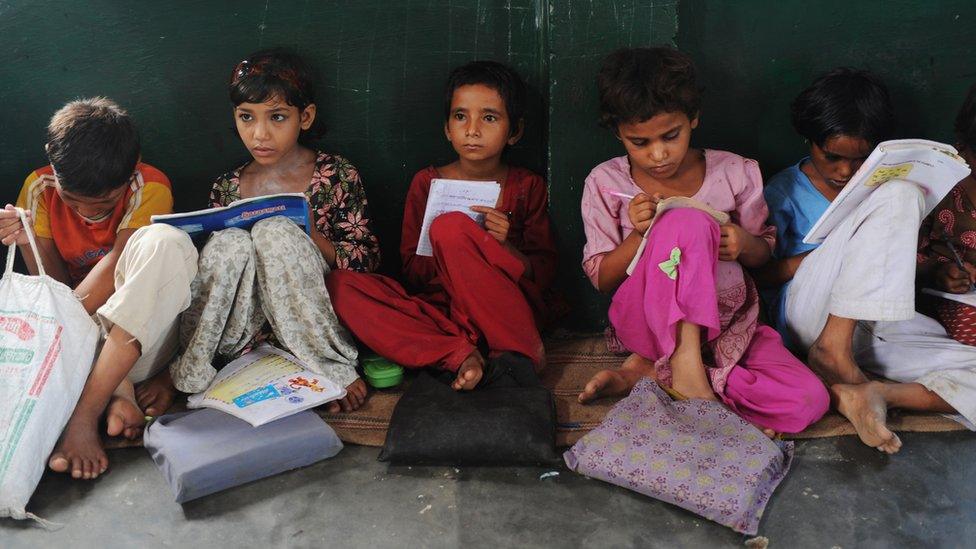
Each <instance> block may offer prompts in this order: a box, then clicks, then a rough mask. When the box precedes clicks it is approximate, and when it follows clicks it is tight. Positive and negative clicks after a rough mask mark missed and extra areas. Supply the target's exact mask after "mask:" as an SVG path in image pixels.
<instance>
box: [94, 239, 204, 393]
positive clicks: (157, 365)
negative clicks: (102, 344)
mask: <svg viewBox="0 0 976 549" xmlns="http://www.w3.org/2000/svg"><path fill="white" fill-rule="evenodd" d="M196 274H197V250H196V248H195V247H194V246H193V242H192V241H191V240H190V237H189V236H188V235H187V234H186V233H184V232H183V231H181V230H179V229H177V228H175V227H171V226H169V225H148V226H146V227H142V228H140V229H139V230H137V231H136V232H135V233H134V234H133V235H132V237H131V238H129V241H128V242H126V244H125V248H123V249H122V255H121V256H120V257H119V262H118V263H117V264H116V266H115V293H114V294H112V297H110V298H108V301H106V302H105V304H104V305H102V306H101V307H99V309H98V311H97V312H96V313H95V316H96V319H97V320H98V322H99V323H100V324H101V327H102V335H103V341H104V336H105V335H106V334H108V332H109V331H110V330H111V329H112V327H113V326H119V327H120V328H122V329H123V330H125V331H126V332H129V333H130V334H132V337H134V338H135V339H136V340H137V341H138V342H139V344H140V345H141V346H142V355H141V356H140V357H139V360H137V361H136V363H135V365H134V366H133V367H132V370H130V371H129V376H128V378H129V380H130V381H132V382H133V383H138V382H140V381H145V380H146V379H149V378H150V377H152V376H153V375H155V374H156V373H157V372H159V371H160V370H161V369H162V368H163V367H165V366H166V365H167V364H168V363H169V361H170V359H172V358H173V356H174V355H175V354H176V352H177V351H178V350H179V342H180V340H179V317H180V313H182V312H183V311H184V310H185V309H186V308H187V307H189V306H190V284H191V283H192V282H193V278H194V277H195V276H196Z"/></svg>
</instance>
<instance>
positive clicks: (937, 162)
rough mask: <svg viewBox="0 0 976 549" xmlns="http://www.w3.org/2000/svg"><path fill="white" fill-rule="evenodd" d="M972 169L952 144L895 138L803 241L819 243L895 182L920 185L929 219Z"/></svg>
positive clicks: (859, 172)
mask: <svg viewBox="0 0 976 549" xmlns="http://www.w3.org/2000/svg"><path fill="white" fill-rule="evenodd" d="M969 171H970V168H969V166H968V165H967V164H966V161H964V160H963V159H962V157H961V156H959V152H958V151H956V149H955V148H954V147H952V146H950V145H946V144H945V143H939V142H937V141H928V140H925V139H895V140H892V141H884V142H882V143H880V144H878V146H877V147H875V148H874V151H872V152H871V154H870V155H869V156H868V157H867V159H866V160H865V161H864V163H863V164H861V167H860V168H858V170H857V172H855V173H854V175H853V176H851V179H850V180H849V181H848V182H847V184H846V185H845V186H844V190H842V191H841V192H840V194H838V195H837V198H835V199H834V201H833V202H831V203H830V207H828V208H827V211H825V212H824V213H823V215H821V216H820V219H818V220H817V222H816V223H815V224H814V225H813V228H811V229H810V232H808V233H807V235H806V236H805V237H804V238H803V242H805V243H807V244H819V243H821V242H823V240H824V239H825V238H827V235H828V234H830V231H832V230H833V229H834V228H835V227H837V226H838V225H840V223H841V222H842V221H843V220H844V219H845V218H846V217H847V216H848V215H850V214H851V213H852V212H853V211H854V210H855V209H856V208H857V207H858V205H860V204H861V202H863V201H864V199H866V198H867V197H868V195H869V194H871V193H872V192H874V190H875V189H877V188H878V187H880V186H881V185H883V184H885V183H887V182H888V181H891V180H893V179H900V180H903V181H908V182H910V183H914V184H915V185H918V186H919V187H920V188H921V189H922V194H923V195H924V197H925V211H924V212H923V214H922V217H925V216H927V215H928V214H929V213H931V212H932V210H934V209H935V207H936V206H937V205H938V204H939V202H940V201H941V200H942V199H943V198H944V197H945V195H947V194H949V191H951V190H952V188H953V187H955V186H956V183H958V182H959V181H961V180H962V179H963V178H965V177H966V176H967V175H969Z"/></svg>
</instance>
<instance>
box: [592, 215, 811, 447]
mask: <svg viewBox="0 0 976 549" xmlns="http://www.w3.org/2000/svg"><path fill="white" fill-rule="evenodd" d="M719 236H720V235H719V226H718V223H716V222H715V220H713V219H712V218H711V216H709V215H708V214H706V213H704V212H702V211H700V210H696V209H692V208H680V209H675V210H670V211H667V212H665V213H664V214H662V216H661V218H660V219H658V220H657V221H656V222H655V224H654V226H653V227H652V229H651V233H650V235H648V242H647V247H646V248H645V249H644V253H643V256H642V257H641V258H640V260H639V262H638V264H637V266H636V269H635V270H634V273H633V274H632V275H631V276H630V277H628V278H627V280H625V281H624V282H623V284H621V285H620V288H618V289H617V292H616V293H615V294H614V296H613V302H612V304H611V306H610V322H611V323H612V324H613V326H614V329H615V330H616V334H617V337H618V338H619V339H620V341H621V343H623V345H624V346H625V347H626V348H627V349H629V350H630V351H631V352H635V353H637V354H639V355H641V356H643V357H645V358H648V359H650V360H653V361H655V362H656V363H657V364H658V366H659V368H658V372H659V380H660V381H662V382H664V383H668V382H669V381H670V379H669V378H670V367H669V365H668V359H669V358H670V356H671V354H672V353H673V352H674V348H675V340H676V335H677V329H678V322H679V321H685V322H690V323H693V324H697V325H698V326H701V327H702V329H703V334H704V338H703V339H704V340H705V341H704V342H703V343H704V344H703V345H702V357H703V359H704V360H705V364H706V367H707V368H708V370H709V372H708V374H709V378H710V379H711V381H712V386H713V388H715V390H716V393H717V394H718V395H719V397H720V398H721V399H722V401H723V402H724V403H725V404H726V405H727V406H728V407H729V408H731V409H732V410H734V411H735V412H736V413H737V414H739V415H740V416H742V417H743V418H744V419H745V420H746V421H749V422H750V423H753V424H755V425H758V426H760V427H763V428H769V429H773V430H775V431H777V432H780V433H797V432H800V431H802V430H803V429H805V428H806V427H807V426H809V425H810V424H812V423H813V422H815V421H817V420H818V419H820V418H821V417H822V416H823V415H824V413H826V412H827V409H828V407H829V404H830V397H829V395H828V394H827V390H826V388H825V387H824V385H823V383H821V381H820V380H819V379H818V378H817V377H816V376H815V375H814V374H813V372H811V371H810V370H809V369H808V368H807V367H806V365H804V364H803V363H802V362H800V360H799V359H797V358H796V357H794V356H793V355H792V354H791V353H790V352H789V351H788V350H787V349H786V347H785V346H784V345H783V342H782V340H781V339H780V336H779V334H777V333H776V331H775V330H773V329H772V328H770V327H768V326H764V325H761V324H758V321H757V320H756V318H757V311H758V303H757V301H756V300H750V299H749V296H750V295H754V294H755V289H754V286H753V285H752V282H751V281H750V280H748V279H747V278H746V275H745V274H744V272H743V271H742V268H741V266H740V265H738V264H737V263H732V262H725V261H723V262H719V260H718V246H719ZM661 366H664V368H662V367H661ZM662 370H663V371H665V372H667V376H666V378H665V379H661V378H662V376H661V375H660V372H661V371H662Z"/></svg>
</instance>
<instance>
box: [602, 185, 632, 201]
mask: <svg viewBox="0 0 976 549" xmlns="http://www.w3.org/2000/svg"><path fill="white" fill-rule="evenodd" d="M597 188H599V189H600V190H601V191H603V192H605V193H607V194H609V195H612V196H619V197H620V198H626V199H627V200H633V199H634V196H636V195H633V194H627V193H622V192H620V191H616V190H614V189H611V188H610V187H604V186H603V185H597Z"/></svg>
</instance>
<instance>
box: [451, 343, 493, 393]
mask: <svg viewBox="0 0 976 549" xmlns="http://www.w3.org/2000/svg"><path fill="white" fill-rule="evenodd" d="M484 374H485V359H484V357H482V356H481V353H479V352H478V351H473V352H472V353H471V354H470V355H468V358H466V359H464V362H462V363H461V366H460V367H458V371H457V377H455V378H454V383H451V388H452V389H454V390H455V391H470V390H472V389H474V388H475V387H477V386H478V382H479V381H481V376H483V375H484Z"/></svg>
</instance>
